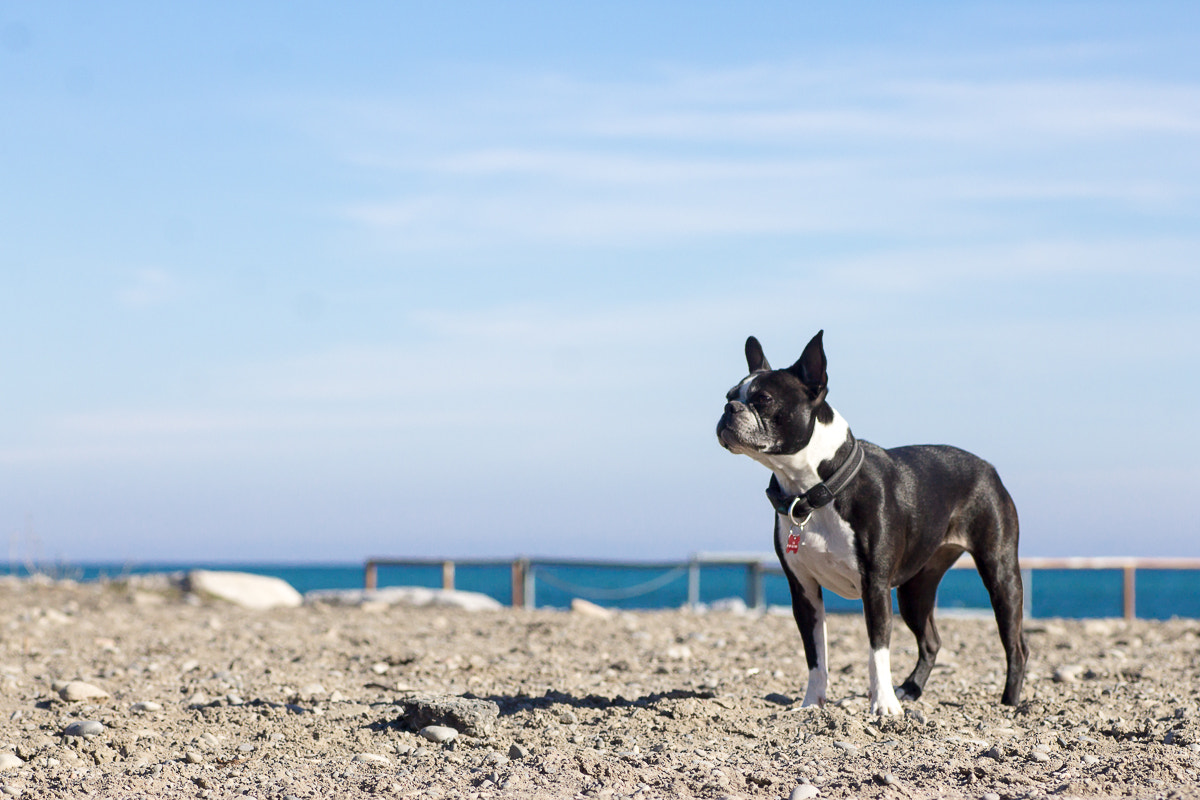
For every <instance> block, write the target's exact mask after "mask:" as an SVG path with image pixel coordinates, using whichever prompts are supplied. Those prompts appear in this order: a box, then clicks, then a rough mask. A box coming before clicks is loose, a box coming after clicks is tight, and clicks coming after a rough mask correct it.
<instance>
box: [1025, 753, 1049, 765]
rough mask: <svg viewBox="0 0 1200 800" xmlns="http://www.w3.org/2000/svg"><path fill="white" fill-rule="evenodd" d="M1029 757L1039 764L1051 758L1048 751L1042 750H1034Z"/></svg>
mask: <svg viewBox="0 0 1200 800" xmlns="http://www.w3.org/2000/svg"><path fill="white" fill-rule="evenodd" d="M1029 757H1030V758H1031V759H1033V760H1034V761H1036V762H1038V763H1039V764H1045V763H1046V762H1047V761H1049V760H1050V756H1049V755H1048V754H1047V753H1043V752H1042V751H1041V750H1034V751H1033V752H1032V753H1030V754H1029Z"/></svg>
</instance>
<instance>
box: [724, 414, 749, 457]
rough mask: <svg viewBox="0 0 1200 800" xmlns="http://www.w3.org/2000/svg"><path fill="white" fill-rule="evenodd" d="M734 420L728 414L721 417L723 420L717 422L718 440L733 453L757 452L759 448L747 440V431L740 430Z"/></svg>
mask: <svg viewBox="0 0 1200 800" xmlns="http://www.w3.org/2000/svg"><path fill="white" fill-rule="evenodd" d="M733 420H734V418H733V417H731V416H729V415H728V414H726V415H725V416H723V417H721V421H720V422H718V423H717V441H718V442H720V443H721V446H722V447H724V448H725V449H726V450H728V451H729V452H731V453H752V452H756V451H757V449H758V448H756V447H755V446H754V445H753V444H752V443H751V442H749V441H747V438H748V437H747V436H746V435H745V432H744V431H740V430H739V429H738V427H737V425H735V424H734V421H733Z"/></svg>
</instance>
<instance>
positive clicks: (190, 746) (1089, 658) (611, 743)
mask: <svg viewBox="0 0 1200 800" xmlns="http://www.w3.org/2000/svg"><path fill="white" fill-rule="evenodd" d="M941 629H942V635H943V640H944V646H943V650H942V654H941V657H940V658H939V662H940V665H939V667H938V668H937V670H936V671H935V672H934V674H933V677H932V678H931V679H930V682H929V685H928V686H927V691H926V693H925V695H924V696H923V697H922V698H921V699H920V700H918V701H914V702H910V703H906V704H905V709H906V714H905V716H903V717H892V718H874V717H871V716H869V715H868V713H867V700H866V686H867V668H866V657H865V654H866V652H867V646H866V638H865V634H864V632H863V623H862V620H861V619H860V618H858V617H857V616H851V615H846V616H835V617H833V618H832V619H831V620H830V623H829V639H830V651H831V654H830V655H831V662H832V686H831V691H830V694H831V702H830V704H829V705H827V706H826V707H825V708H820V709H818V708H801V707H800V704H799V702H797V701H796V698H797V697H801V696H803V690H804V681H805V675H806V669H805V667H804V659H803V656H802V654H801V648H800V641H799V636H798V634H797V633H796V630H795V627H794V624H793V622H792V620H791V619H790V618H789V617H788V616H786V615H784V614H778V613H771V614H765V615H761V614H749V613H733V612H715V611H713V612H709V613H692V612H689V611H650V612H636V613H620V614H612V615H609V616H600V615H593V614H589V613H584V612H566V611H550V610H539V611H515V610H511V609H504V610H500V611H481V612H465V611H459V610H454V609H445V608H409V607H403V606H390V607H388V606H382V605H381V604H378V603H375V604H367V605H365V606H363V607H354V608H347V607H338V606H332V605H327V604H323V603H315V604H309V605H305V606H303V607H301V608H291V609H279V610H270V611H249V610H245V609H241V608H238V607H235V606H232V605H229V604H226V603H223V602H220V601H215V600H203V599H200V598H196V597H191V596H188V595H185V594H184V593H182V592H181V591H180V590H179V589H178V588H176V587H175V586H174V585H172V584H170V583H169V582H167V581H166V580H165V579H163V580H159V581H156V580H155V579H143V580H139V581H138V582H137V583H127V582H126V583H122V582H112V583H103V584H78V585H77V584H73V583H70V582H57V583H56V582H51V581H16V580H8V581H0V645H2V649H0V720H2V721H3V725H2V727H0V791H2V792H3V793H4V794H5V795H6V796H24V797H38V798H43V797H85V796H95V797H163V798H174V797H184V798H206V797H212V798H225V797H239V796H250V797H257V798H288V797H297V798H312V797H422V798H451V797H454V798H457V797H467V798H472V797H476V798H534V797H538V798H541V797H555V798H581V797H587V798H592V797H594V798H628V797H638V798H657V797H664V798H665V797H679V798H721V797H727V798H739V797H740V798H789V797H797V798H799V797H823V798H832V797H856V798H918V797H952V798H989V800H992V798H1014V797H1043V796H1066V797H1121V796H1136V797H1173V796H1181V797H1196V796H1200V780H1198V775H1200V752H1198V751H1200V700H1198V698H1200V681H1198V680H1197V678H1198V673H1200V654H1198V651H1200V639H1198V635H1200V622H1197V621H1196V620H1177V621H1169V622H1146V621H1139V622H1135V623H1131V624H1127V623H1125V622H1122V621H1119V620H1094V621H1086V622H1080V621H1065V620H1037V621H1034V622H1032V623H1031V624H1030V625H1029V640H1030V645H1031V649H1032V658H1031V662H1030V667H1029V674H1028V679H1027V682H1026V690H1025V697H1024V702H1023V703H1022V704H1021V706H1020V707H1018V708H1015V709H1012V708H1005V707H1001V706H1000V705H999V704H998V699H999V696H1000V692H1001V686H1002V680H1003V661H1002V656H1001V650H1000V645H999V641H998V640H997V638H996V636H995V632H994V623H992V622H991V621H990V620H987V619H968V618H947V619H943V620H942V621H941ZM892 652H893V658H892V662H893V669H894V670H895V675H894V678H895V679H896V682H899V680H900V679H901V678H903V677H904V674H906V671H907V669H909V668H910V667H911V664H912V659H913V658H914V654H913V640H912V637H911V635H910V634H909V633H908V632H907V631H906V630H904V629H903V626H901V625H899V624H898V625H897V627H896V632H895V635H894V637H893V643H892ZM72 681H74V682H75V683H70V682H72ZM88 687H91V688H90V689H89V688H88ZM93 690H94V691H98V692H100V693H101V694H99V695H93V696H88V695H89V693H90V692H93ZM64 696H65V697H68V698H77V699H64ZM414 698H416V700H415V701H414ZM405 701H408V704H407V705H406V704H405ZM443 701H444V702H447V703H451V704H453V703H455V702H457V703H461V704H465V705H466V706H468V707H469V709H473V710H474V711H475V712H479V713H480V716H479V718H478V719H477V720H476V721H477V722H478V723H479V727H477V728H474V729H471V730H473V732H474V734H475V735H468V734H467V733H457V732H456V731H455V730H450V731H448V732H447V731H442V733H443V734H444V735H447V736H455V734H456V733H457V735H456V737H455V738H452V739H450V740H449V741H443V742H435V741H431V740H429V739H427V738H425V737H423V736H422V735H420V734H419V733H417V732H416V731H415V730H414V728H418V727H423V726H424V725H425V724H427V723H428V722H429V721H431V720H430V719H422V718H420V715H419V714H416V713H415V712H414V711H413V709H414V702H415V705H416V706H420V705H421V704H422V703H425V704H433V705H432V706H429V707H434V708H436V707H437V703H438V702H443ZM489 709H490V714H491V715H492V716H490V717H489V711H488V710H489ZM426 710H428V708H427V709H426ZM481 710H482V711H481ZM434 721H436V720H434ZM442 721H445V720H442ZM442 727H450V728H453V727H454V725H450V726H442ZM458 727H459V728H470V727H471V726H470V725H469V724H468V723H464V722H462V721H461V720H460V721H459V722H458ZM485 729H486V730H485ZM67 731H70V732H71V733H83V734H85V735H66V733H65V732H67Z"/></svg>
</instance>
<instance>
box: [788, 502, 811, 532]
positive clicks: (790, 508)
mask: <svg viewBox="0 0 1200 800" xmlns="http://www.w3.org/2000/svg"><path fill="white" fill-rule="evenodd" d="M799 502H800V498H799V497H793V498H792V504H791V505H790V506H788V519H790V520H791V521H792V525H794V526H796V527H797V528H799V529H800V530H804V526H805V525H807V524H808V521H809V520H810V519H812V512H811V511H810V512H808V515H807V516H806V517H805V518H804V519H803V520H800V521H799V522H797V521H796V514H795V511H796V503H799Z"/></svg>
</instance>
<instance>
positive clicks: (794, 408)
mask: <svg viewBox="0 0 1200 800" xmlns="http://www.w3.org/2000/svg"><path fill="white" fill-rule="evenodd" d="M746 360H747V364H748V366H749V368H750V373H751V374H750V376H748V377H747V378H746V379H744V380H743V381H742V382H741V383H740V384H739V385H738V387H735V389H734V390H732V391H731V392H730V394H729V395H728V396H727V400H728V403H727V404H726V406H725V413H724V414H723V416H722V417H721V421H720V423H719V424H718V426H717V435H718V439H719V440H720V441H721V444H722V445H723V446H725V447H726V448H728V449H730V450H733V451H735V452H744V453H746V454H748V455H751V456H752V457H754V458H755V459H756V460H759V461H762V462H763V463H764V464H766V465H767V466H768V467H770V468H772V470H773V471H775V472H776V476H777V477H782V476H781V475H780V471H779V469H778V465H779V464H782V463H784V462H785V460H786V459H787V458H788V457H789V456H794V455H796V454H800V453H801V451H803V450H804V449H805V448H806V447H808V446H809V445H810V443H811V442H812V441H813V437H814V432H815V430H816V428H817V426H818V425H826V426H829V425H831V423H832V422H833V420H834V416H835V413H834V412H833V410H832V408H831V407H830V406H829V405H828V403H827V402H826V401H825V396H826V394H827V391H828V386H827V382H828V377H827V374H826V371H825V367H826V361H825V353H824V347H823V343H822V333H818V334H817V335H816V336H815V337H813V339H812V341H811V342H809V345H808V347H806V348H805V351H804V355H802V356H801V358H800V359H799V360H798V361H797V362H796V364H794V365H792V366H791V367H789V368H787V369H784V370H771V368H770V365H769V364H768V363H767V361H766V358H765V357H763V355H762V348H761V346H760V345H759V343H758V341H757V340H756V339H754V338H753V337H751V338H750V339H749V340H748V341H747V342H746ZM854 443H855V439H854V436H853V434H851V433H850V432H849V430H848V428H847V429H846V438H845V441H844V442H842V443H841V444H840V445H838V446H836V449H834V450H833V452H829V453H826V454H822V455H824V456H825V457H824V458H822V460H821V461H820V462H819V465H818V466H817V470H816V471H817V475H818V476H819V478H820V480H822V481H824V480H828V479H829V478H830V476H831V475H832V474H833V473H834V472H835V470H836V469H837V468H838V467H839V466H840V465H841V464H842V463H843V461H845V460H846V458H847V457H848V456H849V455H850V453H851V451H852V449H853V447H854ZM858 444H859V446H860V447H862V449H863V452H864V458H863V463H862V466H861V468H860V470H859V471H858V473H857V474H856V475H855V476H854V478H853V479H851V480H850V481H849V483H847V485H846V486H845V487H844V488H843V489H842V490H841V491H840V492H839V493H838V494H837V496H836V497H835V499H834V501H833V504H832V505H833V508H834V510H835V512H836V514H837V515H838V517H840V519H841V520H843V521H844V522H845V523H846V524H847V525H849V528H850V529H851V530H852V531H853V545H854V551H855V553H854V555H855V557H856V561H857V568H858V579H859V582H860V585H861V593H862V600H863V611H864V615H865V617H866V623H867V633H868V638H869V640H870V646H871V649H872V651H876V650H879V649H880V648H883V649H886V648H887V647H888V644H889V640H890V637H891V620H892V604H891V589H892V588H893V587H896V588H897V599H898V601H899V607H900V614H901V617H902V618H903V619H904V622H905V623H906V624H907V625H908V627H909V628H910V629H911V630H912V632H913V634H914V635H915V636H916V639H917V644H918V653H919V655H918V658H917V664H916V667H915V668H914V669H913V671H912V673H911V674H910V675H909V676H908V679H907V680H906V681H905V682H904V683H903V684H902V685H901V687H900V689H901V692H902V693H903V695H905V696H907V697H909V698H915V697H918V696H920V694H921V692H922V691H923V689H924V685H925V681H926V679H927V678H928V677H929V674H930V671H931V670H932V668H933V663H934V659H935V657H936V655H937V652H938V649H939V647H940V644H941V640H940V637H939V635H938V631H937V626H936V625H935V623H934V619H933V610H934V604H935V601H936V596H937V587H938V584H939V583H940V581H941V579H942V576H943V575H944V574H945V572H946V570H948V569H949V568H950V567H951V566H952V565H953V564H954V562H955V561H956V560H958V558H959V556H960V555H961V554H962V553H963V552H964V551H966V552H969V553H971V555H972V556H973V558H974V560H975V564H976V566H977V567H978V569H979V574H980V577H981V578H982V579H983V583H984V586H985V587H986V588H987V590H988V594H989V595H990V597H991V601H992V606H993V609H994V611H995V616H996V621H997V624H998V626H999V631H1000V639H1001V642H1002V643H1003V646H1004V650H1005V653H1006V655H1007V668H1008V674H1007V681H1006V683H1005V687H1004V693H1003V696H1002V698H1001V702H1003V703H1005V704H1007V705H1015V704H1016V703H1017V702H1018V701H1019V699H1020V695H1021V687H1022V683H1023V681H1024V674H1025V661H1026V658H1027V653H1028V649H1027V647H1026V644H1025V640H1024V635H1023V633H1022V626H1021V621H1022V613H1023V609H1022V603H1023V595H1022V587H1021V572H1020V567H1019V565H1018V562H1017V542H1018V521H1017V511H1016V506H1015V505H1014V504H1013V501H1012V498H1011V497H1010V496H1009V494H1008V492H1007V491H1006V490H1005V488H1004V485H1003V484H1002V483H1001V482H1000V478H999V476H998V475H997V473H996V470H995V469H994V468H993V467H992V466H991V465H990V464H988V463H987V462H986V461H984V460H982V459H980V458H978V457H977V456H974V455H972V454H971V453H968V452H966V451H965V450H960V449H958V448H956V447H950V446H945V445H914V446H907V447H896V448H891V449H886V450H885V449H883V448H881V447H878V446H876V445H874V444H871V443H870V442H866V441H862V440H858ZM808 488H809V487H799V490H805V489H808ZM776 525H777V526H782V528H783V529H787V528H788V527H789V526H791V525H792V521H791V520H789V518H788V517H787V516H786V515H784V514H777V515H776ZM791 529H792V530H795V528H794V526H793V527H792V528H791ZM782 534H783V530H782V529H781V528H780V527H777V529H776V536H775V549H776V553H777V554H778V556H779V559H780V563H781V564H782V565H783V568H784V572H785V574H786V575H787V578H788V584H789V588H790V590H791V595H792V611H793V614H794V616H795V619H796V623H797V626H798V627H799V629H800V635H801V638H802V639H803V641H804V646H805V653H806V656H807V660H808V665H809V669H810V672H811V670H813V669H815V668H816V667H817V655H818V654H817V643H816V641H815V638H814V636H815V631H816V628H817V625H818V624H819V621H820V619H822V618H823V617H822V616H821V615H822V614H823V611H822V612H820V613H819V612H818V605H819V604H820V605H821V607H823V601H822V598H821V590H820V587H819V586H817V588H816V591H815V596H814V592H813V591H811V587H812V586H814V585H816V584H815V583H814V581H813V580H812V578H811V576H800V575H798V574H797V573H796V571H795V567H796V560H795V559H789V558H787V557H786V555H785V553H784V552H783V544H782V543H783V540H784V536H783V535H782ZM789 562H791V563H789ZM804 577H807V578H808V579H802V578H804ZM805 583H807V584H808V585H809V587H810V590H809V591H806V590H805V586H804V584H805ZM884 679H885V680H889V678H887V677H886V676H885V677H884ZM822 699H823V698H822ZM872 701H873V703H874V701H875V698H874V697H872Z"/></svg>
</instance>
